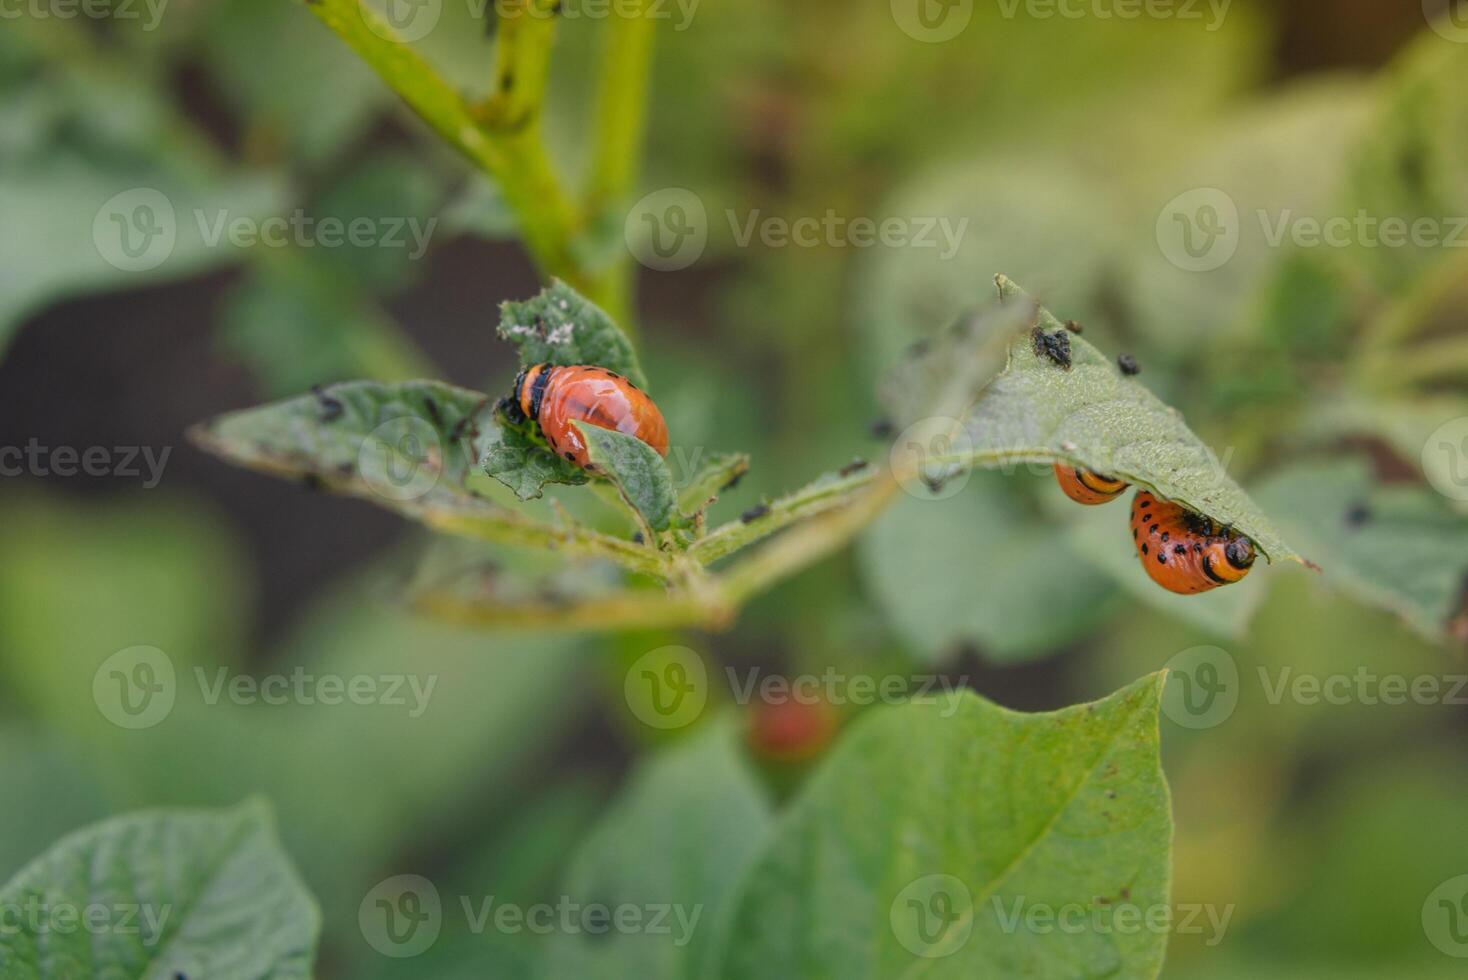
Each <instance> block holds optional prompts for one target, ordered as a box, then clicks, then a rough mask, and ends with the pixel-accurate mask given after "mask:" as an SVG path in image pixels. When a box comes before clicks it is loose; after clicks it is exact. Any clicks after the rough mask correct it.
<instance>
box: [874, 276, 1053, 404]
mask: <svg viewBox="0 0 1468 980" xmlns="http://www.w3.org/2000/svg"><path fill="white" fill-rule="evenodd" d="M1034 318H1035V310H1034V309H1033V307H1030V306H1027V304H1026V303H1021V302H1015V303H1007V304H1005V305H1004V306H1002V307H1000V308H997V309H995V308H990V309H985V310H981V311H979V312H976V313H973V314H970V315H967V316H964V317H960V318H959V319H958V320H957V321H956V322H955V323H953V324H951V325H950V326H948V327H947V328H946V329H944V330H943V331H942V332H940V333H939V334H937V335H936V336H935V337H932V338H930V339H928V340H925V341H920V342H919V343H917V344H914V345H912V346H911V347H909V348H908V350H907V356H906V357H904V358H903V359H902V360H900V361H899V362H898V363H897V364H896V365H895V366H894V367H893V368H892V369H891V370H890V371H888V372H887V374H886V375H885V376H884V377H883V379H882V382H881V384H880V386H879V388H878V392H877V396H878V398H879V400H880V401H881V402H882V406H883V407H884V408H885V409H886V410H887V412H888V418H887V421H888V422H890V423H892V425H893V426H894V427H895V429H899V430H900V429H905V428H907V427H908V426H910V425H912V424H913V423H915V422H918V421H920V420H923V419H928V418H932V417H935V416H939V417H955V418H956V417H958V416H961V415H962V414H963V413H964V411H965V410H966V409H967V408H968V407H969V406H970V405H972V404H973V401H974V399H975V398H976V397H977V396H978V393H979V392H980V391H981V390H983V387H984V385H985V383H986V382H988V381H989V379H991V378H992V377H994V375H995V374H996V373H997V372H998V371H999V370H1000V369H1001V368H1002V367H1004V356H1005V349H1006V347H1007V341H1008V338H1010V337H1012V336H1014V334H1015V333H1016V332H1017V331H1019V330H1020V329H1022V328H1023V327H1025V326H1026V325H1028V324H1029V323H1031V322H1032V321H1033V320H1034Z"/></svg>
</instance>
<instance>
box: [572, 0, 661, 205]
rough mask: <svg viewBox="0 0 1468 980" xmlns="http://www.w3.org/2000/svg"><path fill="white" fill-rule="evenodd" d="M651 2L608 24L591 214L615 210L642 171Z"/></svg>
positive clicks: (641, 0) (643, 0) (642, 1)
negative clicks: (610, 209)
mask: <svg viewBox="0 0 1468 980" xmlns="http://www.w3.org/2000/svg"><path fill="white" fill-rule="evenodd" d="M651 2H652V0H636V2H635V7H636V10H635V12H630V11H629V12H627V13H625V14H619V15H618V16H616V17H613V18H612V22H611V24H610V25H608V31H609V33H608V35H607V41H606V48H605V49H604V51H603V54H602V64H601V75H600V79H599V81H598V86H599V89H600V93H601V94H600V102H599V103H598V106H597V109H598V111H597V116H596V119H597V131H596V146H595V149H594V151H593V155H592V161H591V173H590V175H589V177H588V180H587V185H586V210H587V212H588V213H590V214H597V213H598V212H600V211H601V210H603V209H605V208H609V207H615V206H616V205H618V204H619V203H621V202H622V201H623V200H624V199H625V198H626V197H627V196H628V195H630V194H631V193H632V191H633V189H634V188H633V184H634V182H635V181H636V179H637V174H638V173H639V172H640V170H641V167H642V145H643V140H644V137H645V136H646V130H647V94H648V82H649V79H650V77H651V74H652V48H653V27H654V23H655V22H654V20H653V18H652V17H651V16H650V7H651Z"/></svg>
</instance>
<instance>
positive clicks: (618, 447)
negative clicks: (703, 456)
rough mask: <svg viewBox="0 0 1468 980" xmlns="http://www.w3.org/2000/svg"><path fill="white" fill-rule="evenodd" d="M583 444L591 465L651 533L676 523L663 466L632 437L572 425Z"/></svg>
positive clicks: (670, 481)
mask: <svg viewBox="0 0 1468 980" xmlns="http://www.w3.org/2000/svg"><path fill="white" fill-rule="evenodd" d="M572 424H573V425H575V426H576V428H577V429H578V430H579V431H580V432H581V435H582V437H583V438H584V439H585V440H586V448H587V451H588V453H589V454H590V456H591V463H592V465H593V466H595V467H596V468H597V470H598V471H599V472H601V473H604V474H606V477H607V479H609V480H611V481H612V485H613V486H615V487H616V488H617V492H618V493H619V494H621V496H622V499H623V500H624V501H626V502H627V506H629V507H631V508H632V509H633V510H634V511H636V512H637V513H638V514H640V515H641V517H642V519H643V520H644V521H646V522H647V525H648V527H650V528H651V529H652V530H653V531H666V530H668V529H669V528H671V527H672V526H673V524H674V522H676V521H677V520H678V496H677V494H676V493H675V492H674V491H673V477H672V474H671V473H669V472H668V464H667V462H666V461H665V460H664V459H663V458H662V457H661V456H659V455H658V453H657V450H655V449H653V448H652V447H651V446H649V445H648V444H647V443H645V442H643V441H642V440H641V439H638V438H637V437H635V436H629V435H624V434H623V433H621V432H614V431H612V430H611V429H603V428H602V427H600V426H597V425H592V424H590V423H589V422H574V423H572Z"/></svg>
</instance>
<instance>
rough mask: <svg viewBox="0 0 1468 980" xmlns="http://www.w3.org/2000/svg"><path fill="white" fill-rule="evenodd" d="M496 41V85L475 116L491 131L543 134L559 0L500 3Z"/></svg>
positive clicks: (503, 0) (504, 0)
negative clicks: (525, 130) (537, 130)
mask: <svg viewBox="0 0 1468 980" xmlns="http://www.w3.org/2000/svg"><path fill="white" fill-rule="evenodd" d="M496 6H497V9H498V11H499V13H498V16H499V32H498V34H497V35H496V37H495V70H494V85H493V87H492V89H491V90H490V95H489V98H487V99H485V100H484V102H483V103H482V104H481V105H480V106H479V107H477V110H476V115H477V116H478V117H479V119H480V121H481V122H482V123H483V124H484V125H485V126H486V127H488V128H490V129H493V130H499V131H503V132H505V133H514V132H516V131H517V130H521V129H525V128H532V127H533V128H536V129H539V127H540V124H541V120H542V118H543V112H542V110H543V108H544V105H545V86H546V79H547V77H548V75H549V69H550V53H551V48H552V47H553V46H554V44H555V39H556V9H557V7H558V6H559V4H558V3H557V2H556V0H500V3H499V4H497V5H496Z"/></svg>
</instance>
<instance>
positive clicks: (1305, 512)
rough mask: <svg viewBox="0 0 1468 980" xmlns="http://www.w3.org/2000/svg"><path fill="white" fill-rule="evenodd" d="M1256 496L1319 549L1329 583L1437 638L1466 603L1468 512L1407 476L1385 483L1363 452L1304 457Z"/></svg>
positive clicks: (1439, 639) (1449, 627)
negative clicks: (1343, 456) (1375, 474)
mask: <svg viewBox="0 0 1468 980" xmlns="http://www.w3.org/2000/svg"><path fill="white" fill-rule="evenodd" d="M1259 497H1260V499H1261V500H1263V501H1265V502H1266V503H1267V504H1268V505H1269V507H1270V508H1271V510H1273V511H1274V512H1275V513H1278V514H1279V515H1280V520H1281V521H1282V522H1283V523H1284V524H1285V525H1286V526H1287V527H1289V528H1290V530H1291V532H1292V533H1295V534H1298V535H1299V537H1300V539H1301V540H1303V541H1308V542H1309V543H1310V547H1311V549H1313V550H1315V551H1316V552H1317V553H1318V554H1319V555H1320V557H1321V559H1322V565H1323V566H1324V572H1323V574H1324V576H1325V582H1326V584H1327V585H1331V586H1334V587H1336V588H1339V589H1341V591H1343V592H1345V593H1347V594H1348V595H1351V596H1353V597H1355V598H1356V599H1358V600H1360V601H1362V602H1366V603H1368V604H1370V605H1373V606H1376V607H1379V608H1383V609H1389V610H1391V611H1393V612H1395V613H1397V614H1398V615H1399V616H1401V617H1402V618H1403V619H1404V620H1406V622H1407V624H1408V625H1410V626H1411V627H1412V628H1413V629H1414V630H1416V631H1417V632H1418V633H1419V634H1421V635H1422V636H1424V637H1427V638H1428V639H1430V640H1433V641H1436V642H1442V641H1443V640H1444V639H1446V638H1447V636H1448V634H1449V632H1450V631H1452V630H1453V629H1455V628H1458V629H1461V628H1462V627H1461V626H1456V627H1455V622H1454V621H1455V619H1456V617H1458V616H1460V615H1461V614H1463V613H1464V612H1465V610H1464V608H1463V600H1464V591H1463V590H1464V587H1465V584H1468V519H1464V518H1463V517H1462V516H1461V515H1459V514H1456V513H1454V512H1453V511H1452V509H1451V508H1449V507H1448V506H1447V504H1446V503H1445V501H1444V500H1443V498H1441V497H1439V496H1437V495H1436V494H1435V493H1433V492H1432V491H1431V490H1429V489H1427V488H1425V487H1422V486H1418V485H1412V484H1405V485H1386V486H1384V485H1381V484H1379V483H1378V482H1377V481H1376V480H1375V478H1374V477H1373V476H1372V472H1371V464H1370V463H1369V462H1368V461H1366V460H1364V459H1336V460H1332V461H1327V462H1314V463H1302V464H1299V465H1296V466H1292V467H1290V468H1288V469H1286V470H1283V471H1281V472H1279V473H1276V474H1275V475H1273V476H1272V477H1271V478H1270V479H1269V480H1268V481H1267V482H1266V483H1265V484H1264V485H1263V486H1261V487H1260V488H1259Z"/></svg>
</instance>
